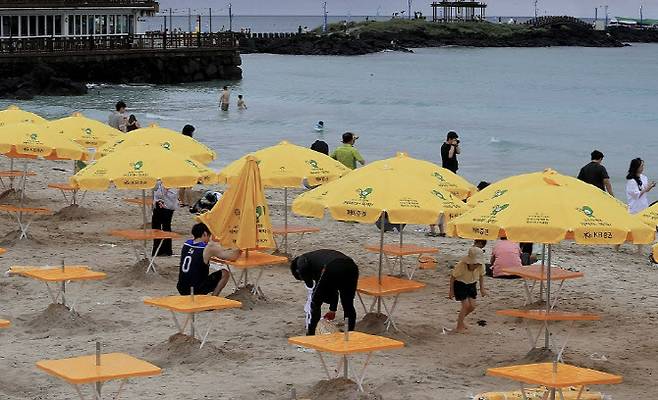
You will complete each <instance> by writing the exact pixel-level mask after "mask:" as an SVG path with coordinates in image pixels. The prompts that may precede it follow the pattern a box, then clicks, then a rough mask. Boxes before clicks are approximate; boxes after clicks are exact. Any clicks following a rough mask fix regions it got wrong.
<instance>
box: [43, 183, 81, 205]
mask: <svg viewBox="0 0 658 400" xmlns="http://www.w3.org/2000/svg"><path fill="white" fill-rule="evenodd" d="M48 187H49V188H51V189H57V190H59V191H60V193H62V196H63V197H64V201H66V202H67V203H69V204H70V205H76V204H78V191H79V190H78V188H77V187H75V186H73V185H71V184H69V183H50V184H48ZM67 193H69V194H70V195H69V196H70V198H69V196H67V195H66V194H67ZM86 194H87V191H86V190H85V191H84V192H82V196H81V197H80V202H82V201H84V199H85V195H86Z"/></svg>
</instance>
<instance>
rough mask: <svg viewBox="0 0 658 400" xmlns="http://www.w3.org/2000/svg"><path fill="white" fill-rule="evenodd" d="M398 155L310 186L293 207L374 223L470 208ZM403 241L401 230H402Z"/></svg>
mask: <svg viewBox="0 0 658 400" xmlns="http://www.w3.org/2000/svg"><path fill="white" fill-rule="evenodd" d="M397 162H398V161H396V159H395V158H394V159H389V160H381V161H375V162H373V163H372V164H369V165H367V166H365V167H363V168H359V169H357V170H354V171H353V172H351V173H349V174H348V175H346V176H344V177H343V178H341V179H339V180H337V181H335V182H331V183H328V184H326V185H323V186H320V187H318V188H315V189H313V190H311V191H308V192H306V193H304V194H302V195H300V196H299V197H297V198H296V199H295V201H293V204H292V210H293V212H295V213H297V214H300V215H303V216H307V217H314V218H322V217H323V216H324V212H325V209H327V210H329V213H330V214H331V216H332V217H333V218H334V219H336V220H339V221H356V222H362V223H369V224H371V223H374V222H376V221H377V220H378V219H379V218H380V217H381V218H382V220H383V219H384V218H383V217H384V215H385V214H388V219H389V220H390V222H391V223H393V224H424V225H429V224H433V223H435V222H436V221H437V219H438V218H439V216H440V215H444V216H445V217H446V219H447V220H451V219H452V218H454V217H456V216H458V215H460V214H461V213H463V212H465V211H467V207H466V205H465V204H464V203H463V202H462V201H461V200H459V199H457V198H456V197H453V196H452V194H451V193H450V192H448V191H443V190H442V189H441V187H440V186H439V181H438V180H437V179H436V177H434V176H432V175H431V174H426V175H422V174H421V175H412V174H410V173H409V172H408V170H405V169H402V168H401V167H399V165H396V163H397ZM400 245H402V230H400ZM383 248H384V229H383V227H382V229H380V253H379V278H380V279H381V275H382V262H383V254H384V253H383Z"/></svg>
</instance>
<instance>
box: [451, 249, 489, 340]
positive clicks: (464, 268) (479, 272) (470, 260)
mask: <svg viewBox="0 0 658 400" xmlns="http://www.w3.org/2000/svg"><path fill="white" fill-rule="evenodd" d="M478 282H479V283H480V293H481V294H482V297H486V295H487V292H486V290H485V289H484V252H483V251H482V249H481V248H479V247H471V248H470V249H468V255H467V256H466V257H464V258H462V259H461V260H460V261H459V262H458V263H457V265H456V266H455V269H453V270H452V275H450V292H449V294H448V298H449V299H453V298H454V299H455V300H457V301H459V302H461V303H462V308H461V310H460V311H459V317H457V327H456V328H455V332H457V333H463V332H465V331H466V329H467V328H468V327H467V326H466V324H465V323H464V319H465V318H466V316H467V315H468V314H470V313H472V312H473V311H475V306H476V304H475V299H477V296H478V290H477V284H478Z"/></svg>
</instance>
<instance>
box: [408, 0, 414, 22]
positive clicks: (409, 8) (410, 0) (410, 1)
mask: <svg viewBox="0 0 658 400" xmlns="http://www.w3.org/2000/svg"><path fill="white" fill-rule="evenodd" d="M412 2H413V0H407V12H408V13H409V14H407V15H408V16H409V19H411V3H412Z"/></svg>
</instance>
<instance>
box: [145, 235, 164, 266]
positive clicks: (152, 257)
mask: <svg viewBox="0 0 658 400" xmlns="http://www.w3.org/2000/svg"><path fill="white" fill-rule="evenodd" d="M162 243H164V240H160V243H158V247H156V248H155V255H152V256H150V257H149V256H148V253H147V252H146V247H144V254H145V255H146V258H147V259H148V260H149V266H148V267H147V268H146V273H147V274H148V273H149V271H150V270H151V269H152V270H153V272H155V273H156V274H157V273H158V271H156V270H155V257H156V256H157V255H158V254H160V247H162Z"/></svg>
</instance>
